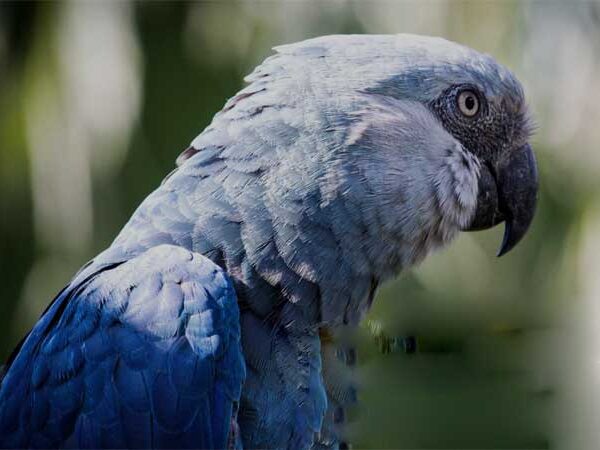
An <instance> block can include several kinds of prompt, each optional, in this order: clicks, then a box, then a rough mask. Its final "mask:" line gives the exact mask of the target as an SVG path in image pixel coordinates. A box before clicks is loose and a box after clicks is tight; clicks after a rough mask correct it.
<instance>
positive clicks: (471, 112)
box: [456, 90, 479, 117]
mask: <svg viewBox="0 0 600 450" xmlns="http://www.w3.org/2000/svg"><path fill="white" fill-rule="evenodd" d="M456 102H457V103H458V109H459V110H460V112H461V113H462V114H463V115H464V116H466V117H474V116H475V115H476V114H477V113H478V112H479V97H478V96H477V94H476V93H475V92H473V91H470V90H465V91H461V92H459V94H458V97H457V99H456Z"/></svg>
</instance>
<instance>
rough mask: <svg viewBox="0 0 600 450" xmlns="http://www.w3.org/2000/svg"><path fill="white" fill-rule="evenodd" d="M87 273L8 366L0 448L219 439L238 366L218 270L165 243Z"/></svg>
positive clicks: (174, 444)
mask: <svg viewBox="0 0 600 450" xmlns="http://www.w3.org/2000/svg"><path fill="white" fill-rule="evenodd" d="M84 272H86V271H84ZM86 273H88V275H87V276H82V275H80V276H78V277H76V279H75V280H74V282H73V283H72V284H71V285H70V286H69V287H67V288H66V289H65V290H64V291H63V292H62V293H61V294H59V296H58V297H57V299H55V301H54V302H53V303H52V304H51V306H50V307H49V308H48V310H47V311H46V312H45V313H44V315H43V316H42V318H41V319H40V321H39V322H38V323H37V324H36V326H35V327H34V329H33V330H32V332H31V333H30V335H29V336H28V337H27V339H26V340H25V341H24V343H23V345H22V346H21V348H20V349H19V350H18V351H17V353H16V354H15V356H14V358H12V361H11V362H10V363H9V364H10V365H9V367H8V370H7V372H6V375H5V376H4V378H3V380H2V384H1V386H0V446H1V447H18V448H26V447H37V448H40V447H43V448H55V447H70V448H92V447H93V448H101V447H102V448H107V447H110V448H124V447H127V448H151V447H153V448H165V447H168V448H225V447H228V446H230V445H231V443H230V442H228V440H231V439H232V435H231V434H232V433H231V429H232V427H235V426H236V424H235V416H236V412H237V404H238V402H239V398H240V393H241V387H242V383H243V380H244V377H245V366H244V361H243V357H242V351H241V346H240V325H239V310H238V306H237V301H236V296H235V293H234V291H233V288H232V285H231V283H230V281H229V279H228V277H227V275H226V274H225V273H224V272H223V271H222V270H221V269H220V268H219V267H218V266H216V265H215V264H213V263H212V262H211V261H210V260H208V259H207V258H205V257H203V256H201V255H199V254H196V253H192V252H189V251H187V250H184V249H183V248H181V247H176V246H171V245H162V246H159V247H155V248H153V249H150V250H148V251H146V252H145V253H143V254H141V255H140V256H137V257H135V258H133V259H131V260H129V261H125V262H122V263H116V264H113V265H109V266H104V267H101V268H99V269H97V270H95V271H92V273H91V274H89V273H90V271H89V270H87V272H86Z"/></svg>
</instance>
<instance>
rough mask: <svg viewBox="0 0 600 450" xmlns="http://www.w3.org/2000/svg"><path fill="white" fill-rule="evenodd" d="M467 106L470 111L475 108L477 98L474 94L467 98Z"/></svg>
mask: <svg viewBox="0 0 600 450" xmlns="http://www.w3.org/2000/svg"><path fill="white" fill-rule="evenodd" d="M465 106H466V107H467V109H468V110H469V111H470V110H472V109H473V108H475V99H474V98H473V97H472V96H469V97H467V98H466V99H465Z"/></svg>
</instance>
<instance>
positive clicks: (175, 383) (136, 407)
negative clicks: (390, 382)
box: [0, 35, 536, 449]
mask: <svg viewBox="0 0 600 450" xmlns="http://www.w3.org/2000/svg"><path fill="white" fill-rule="evenodd" d="M276 50H277V53H276V54H275V55H273V56H271V57H269V58H267V59H266V60H265V62H264V63H263V64H261V65H260V66H259V67H257V68H256V69H255V71H254V72H253V73H252V74H250V75H249V76H248V77H247V78H246V81H248V82H249V84H248V86H246V87H245V88H244V89H242V90H241V91H240V92H239V93H238V94H237V95H236V96H235V97H233V98H231V99H230V100H229V101H228V102H227V103H226V104H225V107H224V108H223V110H222V111H221V112H220V113H218V114H217V115H216V116H215V118H214V120H213V122H212V123H211V124H210V125H209V126H208V127H207V128H206V129H205V130H204V131H203V132H202V133H201V134H200V135H199V136H198V137H197V138H196V139H194V141H193V142H192V144H191V146H190V147H189V148H188V149H187V150H186V151H184V152H183V154H182V155H181V156H180V157H179V158H178V160H177V164H178V168H177V169H176V170H174V171H173V172H172V173H171V174H169V176H168V177H167V178H166V179H165V181H164V182H163V183H162V184H161V186H160V187H159V188H158V189H157V190H156V191H154V192H153V193H152V194H150V195H149V196H148V197H147V198H146V199H145V200H144V202H143V203H142V204H141V205H140V207H139V208H138V210H137V211H136V212H135V213H134V215H133V216H132V218H131V220H130V221H129V223H128V224H127V225H126V226H125V228H124V229H123V231H122V232H121V233H120V234H119V236H118V237H117V239H116V240H115V241H114V242H113V244H112V245H111V246H110V247H109V248H108V249H107V250H106V251H105V252H103V253H101V254H100V255H99V256H98V257H96V258H95V259H94V260H93V261H92V263H90V264H88V265H87V266H85V267H84V268H83V269H82V270H81V271H80V273H78V274H77V275H76V277H75V278H74V279H73V281H72V282H71V283H70V284H69V285H68V286H67V287H66V288H65V289H64V290H63V291H62V292H61V293H60V294H59V295H58V296H57V297H56V299H55V300H54V301H53V302H52V304H51V305H50V307H49V308H48V310H47V311H46V312H45V313H44V314H43V315H42V317H41V319H40V320H39V322H38V323H37V324H36V325H35V327H34V328H33V330H32V332H31V333H30V335H29V336H28V337H27V338H26V339H25V341H24V343H23V344H22V346H21V347H20V348H18V349H17V350H15V352H14V356H13V357H12V358H11V360H10V361H9V363H8V365H7V371H6V374H5V376H4V379H3V380H2V385H1V386H0V446H2V447H38V448H39V447H44V448H51V447H65V448H74V447H84V448H94V447H105V448H107V447H109V448H120V447H131V448H134V447H135V448H138V447H139V448H148V447H154V448H225V447H227V448H240V447H241V446H242V445H243V446H244V447H246V448H290V449H308V448H311V447H312V448H315V449H316V448H318V449H327V448H334V449H335V448H338V446H339V444H340V440H341V439H342V437H343V432H344V419H345V413H344V408H345V407H346V406H347V405H348V404H351V403H353V402H354V401H355V400H356V393H355V390H354V387H353V381H352V376H348V375H347V372H348V366H349V365H353V363H349V362H348V361H350V360H354V359H355V357H352V358H347V357H346V356H344V355H345V354H346V353H345V350H344V351H342V352H341V353H340V352H339V351H337V350H336V349H335V347H336V345H338V344H337V343H335V339H331V338H330V337H331V336H334V335H337V334H336V333H337V330H340V329H342V330H343V329H344V328H346V327H352V326H354V325H356V324H357V323H358V322H359V321H360V319H361V318H362V317H363V316H364V314H365V312H366V311H367V310H368V308H369V307H370V306H371V304H372V301H373V298H374V295H375V290H376V288H377V286H378V285H379V283H381V282H382V281H384V280H386V279H388V278H390V277H391V276H392V275H394V274H396V273H398V272H399V271H400V270H403V269H406V268H409V267H411V266H412V265H414V264H416V263H418V262H419V261H421V260H422V259H423V258H424V257H425V256H426V255H427V254H428V253H429V252H430V251H432V250H433V249H435V248H438V247H440V246H442V245H443V244H446V243H448V242H449V241H450V240H451V239H452V238H453V237H454V236H456V235H457V233H458V232H459V231H461V230H464V229H466V228H467V227H468V226H470V224H471V223H472V222H473V221H475V222H476V225H477V227H478V228H482V227H486V226H491V225H494V224H495V223H497V222H498V221H499V220H500V219H502V218H505V217H508V218H509V219H510V220H511V221H512V224H511V227H507V230H509V233H508V235H509V238H508V239H507V240H506V242H507V245H506V246H503V248H505V249H509V248H512V246H514V244H515V243H516V242H517V241H518V240H519V239H520V238H521V237H522V236H523V234H524V232H525V230H526V229H527V226H528V224H529V223H530V221H531V218H532V217H533V210H534V206H535V190H536V179H535V161H534V160H533V154H532V153H531V149H530V148H529V147H528V146H526V145H525V144H526V140H527V138H528V130H529V128H528V126H527V114H526V112H527V110H526V106H525V102H524V99H523V92H522V89H521V88H520V85H519V84H518V82H517V81H516V79H515V78H514V76H513V75H512V74H511V73H510V72H509V71H508V70H506V69H505V68H503V67H501V66H499V65H498V64H496V63H495V61H493V59H491V58H490V57H488V56H485V55H481V54H479V53H476V52H475V51H473V50H470V49H467V48H465V47H462V46H459V45H456V44H453V43H450V42H448V41H444V40H442V39H435V38H426V37H419V36H410V35H398V36H329V37H322V38H317V39H313V40H309V41H305V42H301V43H298V44H294V45H289V46H283V47H279V48H277V49H276ZM462 93H466V94H468V95H470V96H471V100H473V99H474V98H477V99H479V102H480V104H481V105H483V106H485V108H482V112H481V114H479V115H476V114H472V115H469V116H468V117H467V116H464V115H461V113H460V111H459V110H458V108H459V105H460V102H459V101H458V99H457V97H456V95H457V94H462ZM473 101H474V100H473ZM463 106H464V105H463ZM471 112H472V111H471ZM484 113H485V114H484ZM511 170H512V171H514V172H515V174H512V173H511ZM491 171H494V174H496V173H497V174H499V176H498V177H496V176H492V172H491ZM480 175H481V176H480ZM482 180H483V181H484V182H482ZM503 180H508V181H507V182H506V183H504V184H503V182H502V181H503ZM492 182H493V183H496V184H495V185H491V184H490V183H492ZM499 197H502V198H501V199H500V200H501V201H500V200H499ZM521 204H522V205H521ZM498 208H500V209H502V208H509V209H510V208H513V209H514V211H511V210H508V211H501V210H498ZM474 218H475V219H474ZM510 230H512V231H510ZM234 289H235V293H234ZM342 334H343V333H342ZM327 336H329V337H327ZM242 349H243V358H242ZM350 353H351V352H350ZM340 355H342V356H340Z"/></svg>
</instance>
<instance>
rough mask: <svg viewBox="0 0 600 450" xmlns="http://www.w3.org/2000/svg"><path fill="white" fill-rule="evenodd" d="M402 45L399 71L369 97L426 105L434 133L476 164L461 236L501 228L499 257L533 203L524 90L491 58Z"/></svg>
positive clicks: (454, 48)
mask: <svg viewBox="0 0 600 450" xmlns="http://www.w3.org/2000/svg"><path fill="white" fill-rule="evenodd" d="M403 39H406V40H409V41H410V43H409V44H408V45H406V46H403V45H400V46H399V48H401V49H402V50H400V51H399V53H400V54H401V55H402V56H400V57H399V59H401V60H402V63H401V64H400V65H394V64H393V67H394V69H393V70H395V71H397V72H396V73H394V74H392V75H391V76H390V75H388V76H387V77H385V76H384V78H383V79H382V80H379V81H377V82H376V83H375V85H374V86H373V87H371V88H369V91H370V92H376V93H381V94H382V95H387V96H390V97H393V98H396V99H402V100H403V101H404V102H406V101H411V100H412V101H415V102H418V103H419V104H421V105H425V106H426V108H427V109H428V110H429V111H431V112H432V113H433V115H434V116H435V118H436V119H437V123H435V125H434V126H438V127H442V128H443V129H444V130H445V131H447V132H448V133H449V134H450V135H451V136H452V137H453V138H454V139H456V141H457V142H458V143H459V145H460V146H461V147H462V148H463V149H464V150H465V151H466V152H468V154H469V156H472V157H473V158H474V161H475V162H476V167H477V174H478V177H477V178H478V183H477V184H478V188H477V201H476V207H475V209H474V212H473V214H472V215H471V217H470V219H469V220H468V223H466V224H463V225H462V226H461V230H462V231H478V230H484V229H487V228H491V227H493V226H495V225H497V224H499V223H502V222H504V224H505V231H504V237H503V241H502V244H501V246H500V249H499V251H498V256H502V255H504V254H506V253H507V252H508V251H510V250H511V249H512V248H514V247H515V245H516V244H517V243H518V242H519V241H520V240H521V239H522V238H523V236H524V235H525V233H526V232H527V230H528V228H529V226H530V224H531V222H532V220H533V217H534V214H535V209H536V202H537V191H538V174H537V164H536V159H535V156H534V154H533V151H532V148H531V146H530V145H529V143H528V139H529V138H530V136H531V134H532V130H533V126H532V121H531V118H530V115H529V112H528V108H527V104H526V101H525V97H524V93H523V89H522V87H521V84H520V83H519V81H518V80H517V79H516V78H515V76H514V75H513V74H512V73H511V72H510V71H509V70H508V69H506V68H505V67H503V66H502V65H500V64H498V63H497V62H496V61H495V60H494V59H493V58H492V57H491V56H488V55H485V54H481V53H478V52H476V51H474V50H472V49H470V48H467V47H464V46H461V45H458V44H455V43H452V42H449V41H446V40H443V39H439V38H428V37H421V36H407V37H403V36H402V37H400V41H402V40H403ZM388 74H389V72H388ZM466 166H467V164H465V167H466ZM456 176H458V177H460V175H459V174H458V171H457V172H456ZM456 188H457V189H460V187H459V184H457V185H456ZM459 195H460V194H459Z"/></svg>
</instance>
